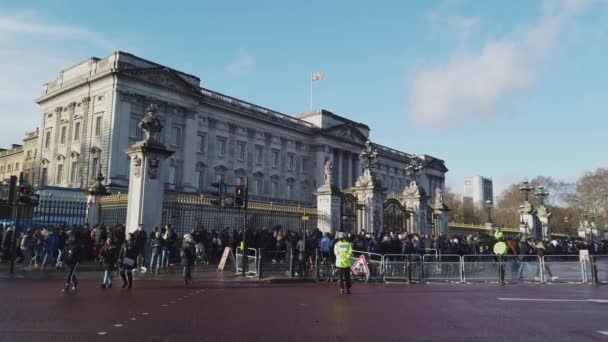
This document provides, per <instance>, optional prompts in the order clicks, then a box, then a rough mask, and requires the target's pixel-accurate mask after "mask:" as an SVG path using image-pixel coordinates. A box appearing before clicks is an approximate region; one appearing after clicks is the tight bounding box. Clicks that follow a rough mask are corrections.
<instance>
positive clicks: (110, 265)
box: [99, 237, 120, 289]
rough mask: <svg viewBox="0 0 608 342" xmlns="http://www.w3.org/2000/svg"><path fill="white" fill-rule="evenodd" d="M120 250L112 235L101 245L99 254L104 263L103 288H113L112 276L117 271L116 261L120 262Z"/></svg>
mask: <svg viewBox="0 0 608 342" xmlns="http://www.w3.org/2000/svg"><path fill="white" fill-rule="evenodd" d="M119 253H120V251H119V250H118V247H117V246H116V245H115V244H114V240H112V238H111V237H109V238H107V239H106V243H105V245H103V247H101V250H100V251H99V255H100V257H101V261H102V264H103V269H104V271H103V282H102V283H101V288H102V289H111V288H112V276H113V275H114V271H116V263H117V262H118V256H119Z"/></svg>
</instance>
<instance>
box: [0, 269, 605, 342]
mask: <svg viewBox="0 0 608 342" xmlns="http://www.w3.org/2000/svg"><path fill="white" fill-rule="evenodd" d="M194 278H195V282H194V284H192V285H190V286H185V285H183V283H181V282H180V281H179V279H178V278H175V279H161V280H154V279H140V280H136V281H135V284H134V288H133V289H132V290H130V291H129V290H123V289H121V288H120V286H119V285H120V283H121V281H120V280H118V281H115V287H114V288H112V289H106V290H104V289H101V288H100V284H99V279H84V280H81V283H80V289H79V290H78V291H77V292H75V293H69V294H63V293H62V292H60V289H61V288H62V286H63V281H62V280H60V279H52V278H47V279H44V278H42V279H32V278H24V279H14V278H13V279H0V303H2V310H0V341H28V342H29V341H131V342H132V341H186V340H187V341H341V342H344V341H492V342H495V341H510V342H511V341H608V310H607V309H608V287H601V286H600V287H595V286H590V285H565V284H560V285H527V284H521V285H513V286H499V285H496V284H470V285H460V284H415V285H405V284H355V286H354V287H353V294H351V295H340V294H338V292H337V291H336V288H335V285H330V284H305V283H287V284H267V283H260V282H255V281H253V282H222V281H219V282H217V281H216V282H213V281H204V280H201V279H199V278H197V276H196V275H195V276H194Z"/></svg>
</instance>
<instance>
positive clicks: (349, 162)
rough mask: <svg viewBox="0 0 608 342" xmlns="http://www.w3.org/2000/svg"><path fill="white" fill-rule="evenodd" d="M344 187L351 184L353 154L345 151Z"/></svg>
mask: <svg viewBox="0 0 608 342" xmlns="http://www.w3.org/2000/svg"><path fill="white" fill-rule="evenodd" d="M346 168H347V170H346V174H347V176H346V187H347V188H350V187H352V186H353V185H354V184H353V179H354V178H353V154H352V153H350V152H346Z"/></svg>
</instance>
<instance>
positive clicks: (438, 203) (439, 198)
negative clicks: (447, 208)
mask: <svg viewBox="0 0 608 342" xmlns="http://www.w3.org/2000/svg"><path fill="white" fill-rule="evenodd" d="M434 207H435V208H443V194H442V193H441V188H440V187H436V188H435V205H434Z"/></svg>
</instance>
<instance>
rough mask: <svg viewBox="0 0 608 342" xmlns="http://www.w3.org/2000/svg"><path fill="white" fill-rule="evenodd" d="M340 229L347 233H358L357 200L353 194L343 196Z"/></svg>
mask: <svg viewBox="0 0 608 342" xmlns="http://www.w3.org/2000/svg"><path fill="white" fill-rule="evenodd" d="M340 218H341V225H340V228H341V229H342V230H343V231H345V232H347V233H357V198H355V196H353V195H352V194H343V195H342V207H341V213H340Z"/></svg>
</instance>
